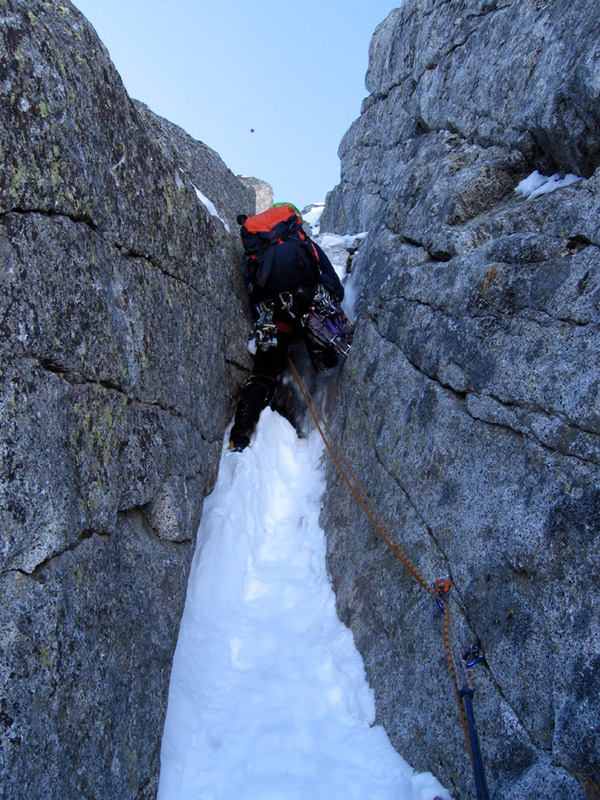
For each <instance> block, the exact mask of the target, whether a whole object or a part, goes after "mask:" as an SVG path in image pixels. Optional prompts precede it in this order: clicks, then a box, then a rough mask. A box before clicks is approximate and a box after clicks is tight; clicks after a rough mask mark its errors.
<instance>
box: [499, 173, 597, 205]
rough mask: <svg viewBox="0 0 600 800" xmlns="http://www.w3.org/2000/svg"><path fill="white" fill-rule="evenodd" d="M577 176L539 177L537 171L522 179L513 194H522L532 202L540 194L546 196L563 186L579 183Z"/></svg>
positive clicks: (569, 174)
mask: <svg viewBox="0 0 600 800" xmlns="http://www.w3.org/2000/svg"><path fill="white" fill-rule="evenodd" d="M580 180H581V177H580V176H579V175H573V173H568V174H567V175H565V177H564V178H561V177H560V175H559V174H558V173H556V175H551V176H550V177H548V176H547V175H541V174H540V173H539V172H538V171H537V169H536V170H535V172H532V173H531V175H529V176H528V177H527V178H524V179H523V180H522V181H521V183H519V185H518V186H517V187H516V189H515V192H516V193H517V194H522V195H523V196H524V197H525V199H526V200H534V199H535V198H536V197H539V196H540V195H542V194H548V193H549V192H553V191H554V190H555V189H560V188H562V187H563V186H570V185H571V184H572V183H575V182H576V181H580Z"/></svg>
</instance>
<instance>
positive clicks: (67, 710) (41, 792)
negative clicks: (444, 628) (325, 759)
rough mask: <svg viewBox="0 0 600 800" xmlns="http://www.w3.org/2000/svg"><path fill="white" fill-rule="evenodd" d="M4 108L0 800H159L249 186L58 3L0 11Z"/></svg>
mask: <svg viewBox="0 0 600 800" xmlns="http://www.w3.org/2000/svg"><path fill="white" fill-rule="evenodd" d="M0 118H1V125H0V163H1V168H0V281H1V284H2V285H1V292H0V320H1V322H0V325H1V329H2V337H1V343H0V348H1V353H2V360H1V367H0V384H1V393H0V418H1V420H2V438H1V442H0V448H1V456H2V466H1V474H0V565H1V576H0V583H1V593H2V604H1V605H0V650H1V653H2V658H1V664H0V738H1V747H0V772H1V773H2V776H3V777H2V786H1V788H0V797H2V798H3V800H16V798H17V797H45V798H75V797H78V798H79V797H86V798H106V799H108V798H115V797H119V798H142V797H148V798H150V797H153V796H154V794H155V789H156V781H157V777H158V753H159V745H160V736H161V731H162V723H163V718H164V712H165V707H166V695H167V688H168V679H169V672H170V663H171V658H172V653H173V650H174V647H175V640H176V636H177V630H178V624H179V618H180V614H181V610H182V607H183V602H184V599H185V587H186V581H187V572H188V567H189V563H190V559H191V555H192V550H193V545H194V536H195V531H196V528H197V525H198V521H199V516H200V511H201V503H202V498H203V496H204V495H205V494H206V493H207V492H208V491H209V490H210V489H211V488H212V484H213V481H214V478H215V475H216V467H217V464H218V459H219V454H220V450H221V442H222V436H223V433H224V430H225V428H226V425H227V424H228V422H229V420H230V418H231V414H232V411H233V402H234V397H235V394H236V391H237V388H238V387H239V384H240V381H241V379H242V378H243V376H244V372H245V369H246V368H247V366H248V356H247V351H246V346H245V343H246V334H247V327H246V325H245V324H240V322H243V318H241V317H240V310H239V302H238V301H239V299H240V298H243V296H244V292H245V288H244V283H243V279H242V269H241V265H242V258H241V253H240V251H239V249H238V245H237V243H236V241H235V237H234V234H235V232H236V230H237V229H235V228H232V227H231V226H232V225H234V224H235V222H234V221H235V216H236V215H237V213H238V211H239V210H246V211H247V209H249V208H253V203H254V199H255V196H254V192H253V191H251V190H249V189H248V188H246V187H245V186H243V185H242V184H241V183H240V182H239V181H238V180H237V179H236V178H235V177H234V176H233V175H232V173H231V172H229V170H228V169H227V168H226V167H225V165H224V164H223V163H222V162H221V160H220V159H219V157H218V156H217V155H216V153H214V152H212V151H211V150H209V148H207V147H205V146H204V145H203V144H201V143H200V142H195V141H194V140H193V139H191V138H190V137H189V136H187V135H186V134H184V133H183V131H180V130H179V129H177V128H176V127H175V126H172V125H171V124H170V123H167V122H166V121H164V120H161V119H159V118H157V117H155V116H154V115H153V114H152V113H151V112H150V111H149V110H148V109H146V108H145V107H143V106H142V105H141V104H134V103H133V102H132V101H131V100H130V99H129V97H128V96H127V94H126V92H125V90H124V88H123V86H122V83H121V81H120V78H119V76H118V75H117V73H116V71H115V69H114V67H113V65H112V64H111V62H110V60H109V57H108V55H107V53H106V50H105V49H104V47H103V46H102V44H101V43H100V42H99V40H98V38H97V36H96V34H95V32H94V31H93V29H92V28H91V26H90V25H89V24H88V23H87V21H86V20H85V19H84V18H83V17H82V15H81V14H80V13H79V12H78V11H77V10H76V9H75V8H74V7H73V6H72V5H71V4H70V3H68V2H66V1H64V0H60V1H58V0H56V1H53V2H49V1H48V0H33V1H32V2H30V1H29V0H28V2H24V1H23V0H3V1H2V2H0ZM200 195H202V196H203V197H204V198H207V199H209V200H210V201H211V203H212V209H211V211H210V212H209V210H208V208H207V206H206V204H205V202H204V201H203V200H202V199H201V197H200ZM226 226H228V227H229V228H230V229H231V230H232V231H233V233H232V234H229V233H228V232H227V230H226ZM232 297H234V298H236V300H235V302H232V301H231V298H232Z"/></svg>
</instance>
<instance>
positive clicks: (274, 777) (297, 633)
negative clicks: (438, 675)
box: [158, 408, 449, 800]
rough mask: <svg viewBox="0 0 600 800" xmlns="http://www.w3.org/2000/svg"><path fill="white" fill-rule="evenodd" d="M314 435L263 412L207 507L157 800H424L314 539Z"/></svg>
mask: <svg viewBox="0 0 600 800" xmlns="http://www.w3.org/2000/svg"><path fill="white" fill-rule="evenodd" d="M321 454H322V444H321V441H320V439H319V438H318V433H317V432H315V433H313V434H311V435H310V436H309V437H308V439H302V440H301V439H299V438H298V437H297V435H296V432H295V430H294V429H293V427H292V426H291V425H290V424H289V423H288V422H287V421H286V420H284V419H283V418H282V417H281V416H279V415H278V414H276V413H275V412H273V411H271V410H270V409H268V408H267V409H265V411H263V413H262V416H261V419H260V422H259V425H258V427H257V431H256V436H255V440H254V441H253V444H252V446H251V447H250V448H249V449H248V450H246V451H244V452H243V453H232V452H230V451H227V450H224V452H223V457H222V461H221V467H220V471H219V477H218V480H217V485H216V487H215V490H214V492H213V493H212V495H210V497H208V498H207V499H206V501H205V504H204V511H203V517H202V522H201V525H200V530H199V533H198V546H197V551H196V554H195V556H194V561H193V564H192V570H191V574H190V581H189V587H188V595H187V600H186V607H185V612H184V615H183V619H182V623H181V631H180V634H179V640H178V645H177V649H176V653H175V658H174V662H173V670H172V674H171V686H170V693H169V706H168V711H167V718H166V723H165V731H164V737H163V745H162V755H161V761H162V768H161V776H160V787H159V792H158V798H159V800H192V798H193V800H319V799H320V798H323V799H324V798H327V800H337V798H343V800H351V799H352V798H356V799H357V800H358V798H361V799H362V798H369V800H388V798H389V800H392V798H393V800H432V799H433V798H434V797H440V798H448V797H449V795H448V793H447V792H446V791H445V790H444V789H442V787H441V786H440V784H439V783H438V782H437V780H436V779H435V778H433V776H431V775H429V774H427V773H426V774H416V773H414V772H413V770H412V769H411V768H410V767H409V766H408V764H406V762H405V761H403V759H402V758H401V757H400V756H399V755H398V754H397V753H396V751H395V750H394V749H393V748H392V746H391V744H390V742H389V740H388V738H387V735H386V733H385V731H384V730H383V728H381V727H380V726H373V725H372V723H373V720H374V717H375V709H374V702H373V695H372V691H371V689H370V688H369V686H368V685H367V682H366V679H365V673H364V667H363V663H362V659H361V657H360V655H359V653H358V652H357V650H356V648H355V646H354V641H353V638H352V634H351V633H350V631H349V630H348V629H347V628H346V627H345V626H344V625H343V624H342V623H341V622H340V621H339V619H338V618H337V615H336V610H335V599H334V595H333V591H332V588H331V585H330V582H329V578H328V575H327V572H326V568H325V538H324V533H323V530H322V529H321V528H320V527H319V521H318V520H319V508H320V496H321V494H322V492H323V491H324V489H325V486H324V479H323V475H322V472H321V467H320V460H321Z"/></svg>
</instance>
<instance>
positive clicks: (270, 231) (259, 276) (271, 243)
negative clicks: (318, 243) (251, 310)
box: [240, 204, 321, 297]
mask: <svg viewBox="0 0 600 800" xmlns="http://www.w3.org/2000/svg"><path fill="white" fill-rule="evenodd" d="M240 234H241V237H242V244H243V246H244V250H245V252H246V269H247V272H248V280H249V281H250V283H251V284H253V286H257V287H260V289H262V290H263V292H262V293H263V294H265V295H271V296H273V297H277V296H278V295H279V294H280V293H281V292H287V291H291V290H293V289H294V288H295V287H297V286H302V285H308V284H315V285H316V284H317V283H319V281H320V276H321V271H320V269H319V256H318V255H317V251H316V249H315V248H314V246H313V244H312V242H311V241H310V239H308V237H307V236H306V234H305V233H304V231H303V230H302V220H301V218H300V217H299V215H298V214H297V213H296V210H295V209H294V208H293V207H292V206H290V205H287V204H283V205H278V206H273V208H269V209H267V211H263V212H262V213H261V214H255V215H254V216H253V217H247V218H246V219H245V220H244V222H243V225H242V227H241V230H240ZM274 266H275V269H274Z"/></svg>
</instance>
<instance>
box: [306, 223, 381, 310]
mask: <svg viewBox="0 0 600 800" xmlns="http://www.w3.org/2000/svg"><path fill="white" fill-rule="evenodd" d="M368 235H369V233H368V231H362V232H361V233H348V234H345V235H343V236H342V235H339V234H337V233H323V234H321V235H320V236H319V237H317V242H318V243H319V245H320V246H321V247H322V248H323V250H324V251H325V253H326V254H327V257H328V258H329V260H330V261H331V264H332V266H333V268H334V270H335V271H336V273H337V276H338V278H339V279H340V281H341V282H342V286H343V287H344V302H343V307H344V311H345V312H346V314H347V315H348V319H349V320H350V321H351V322H354V319H355V314H354V303H355V301H356V290H355V288H354V282H353V280H352V273H351V272H348V258H349V256H350V254H351V252H352V251H353V250H355V249H356V248H357V247H358V245H359V244H360V242H361V241H362V240H363V239H365V238H366V237H367V236H368Z"/></svg>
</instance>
